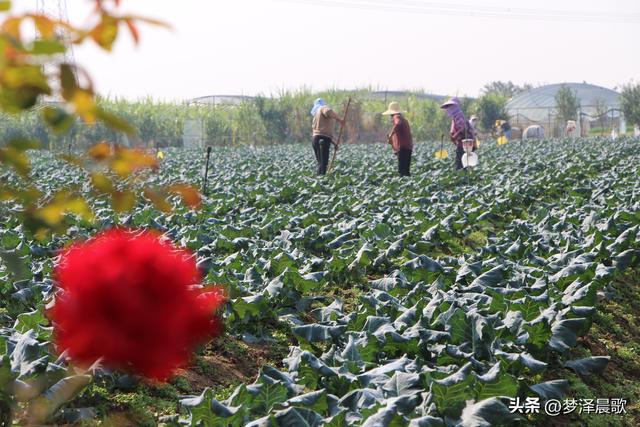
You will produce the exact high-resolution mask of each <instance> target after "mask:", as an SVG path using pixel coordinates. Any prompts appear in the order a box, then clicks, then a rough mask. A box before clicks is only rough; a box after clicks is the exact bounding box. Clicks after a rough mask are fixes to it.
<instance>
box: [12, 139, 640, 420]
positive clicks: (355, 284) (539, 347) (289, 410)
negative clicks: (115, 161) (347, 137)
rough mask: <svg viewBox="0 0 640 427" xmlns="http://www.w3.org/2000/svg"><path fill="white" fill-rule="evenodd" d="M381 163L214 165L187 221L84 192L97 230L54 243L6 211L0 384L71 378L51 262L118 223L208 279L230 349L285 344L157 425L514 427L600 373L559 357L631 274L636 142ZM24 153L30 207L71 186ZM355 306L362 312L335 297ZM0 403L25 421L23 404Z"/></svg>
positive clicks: (76, 408) (192, 156) (295, 154)
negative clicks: (461, 165)
mask: <svg viewBox="0 0 640 427" xmlns="http://www.w3.org/2000/svg"><path fill="white" fill-rule="evenodd" d="M385 148H386V147H382V146H378V145H374V146H346V147H345V150H344V151H342V152H341V154H340V156H339V162H338V164H337V166H336V172H335V174H334V175H333V176H329V177H327V178H325V179H318V178H316V177H313V176H312V175H311V170H312V167H311V162H312V154H311V152H310V149H309V147H307V146H288V147H269V148H268V149H257V150H256V149H249V148H243V149H217V150H215V152H214V161H213V167H212V170H213V173H214V176H213V178H212V179H211V181H210V182H211V183H212V186H211V188H210V191H209V194H210V195H209V196H208V197H206V198H205V199H204V201H203V207H202V211H201V212H199V213H197V214H196V213H194V212H190V211H187V210H186V209H185V208H183V207H179V206H176V209H177V210H176V211H175V214H173V215H170V214H163V213H162V212H160V211H158V210H156V209H155V208H154V207H153V206H152V205H149V204H147V203H145V202H143V201H139V202H138V204H137V205H136V208H135V209H134V210H133V212H131V213H129V214H118V213H114V211H113V210H112V209H111V207H110V206H109V203H108V200H107V199H106V198H105V197H104V196H100V195H94V196H92V197H93V198H91V199H90V200H91V205H92V207H93V208H94V210H95V212H96V221H95V222H94V223H93V224H92V223H88V222H85V221H83V220H81V219H77V218H75V217H73V216H67V217H65V221H66V222H67V223H68V226H69V227H68V232H67V234H66V235H64V236H61V237H50V238H48V239H46V240H44V241H41V242H38V241H35V240H33V239H32V238H31V237H30V235H29V234H28V233H27V232H25V230H24V229H23V228H22V227H20V226H19V223H18V222H17V220H16V219H15V218H13V217H12V216H10V215H6V213H7V212H9V209H12V206H10V205H6V204H5V205H2V207H1V209H3V211H2V215H0V218H2V220H1V221H2V226H1V227H0V228H1V229H2V230H3V231H2V236H1V237H0V243H1V244H2V246H3V259H5V263H6V262H7V260H9V261H11V262H13V263H14V264H15V265H17V266H21V268H19V269H17V270H16V269H14V271H18V273H10V272H9V271H8V270H3V271H2V273H0V292H1V293H2V299H1V301H2V303H1V304H2V308H3V309H4V310H5V311H6V313H5V314H4V315H3V320H2V323H3V325H4V326H6V328H5V329H2V332H1V338H0V342H3V343H4V348H3V347H2V346H0V348H2V351H3V352H4V355H3V356H2V364H1V368H0V369H1V372H3V373H4V374H3V375H0V379H1V381H3V383H2V384H0V387H2V389H3V390H5V393H6V392H7V391H9V392H10V391H11V390H13V391H15V390H18V389H21V387H23V384H28V385H30V386H31V387H39V388H41V389H45V390H46V389H47V388H49V389H50V388H51V387H55V386H56V385H57V382H58V381H60V379H61V378H65V377H66V376H68V373H67V372H66V370H67V369H68V368H67V367H66V364H65V362H64V360H58V359H57V357H56V356H54V355H52V354H51V348H50V345H49V344H48V343H49V339H50V330H49V329H48V321H47V320H46V318H45V316H44V315H43V305H44V304H45V303H46V302H47V301H48V300H49V297H50V295H51V292H52V291H53V290H54V289H55V284H54V283H53V282H51V280H50V277H51V276H50V274H51V268H52V261H53V260H52V256H53V255H54V254H55V251H56V250H57V249H59V248H61V247H62V245H64V244H65V243H66V242H67V241H69V239H78V238H84V237H88V236H91V235H93V234H94V233H95V232H96V231H97V230H100V229H104V228H107V227H110V226H113V225H116V224H125V225H130V226H135V227H148V228H153V229H157V230H160V231H161V232H163V233H165V235H166V236H167V237H170V238H171V239H173V240H174V241H176V242H179V243H180V244H181V245H183V246H186V247H189V248H191V249H193V250H194V251H196V253H197V258H198V263H199V267H200V268H201V269H202V270H203V271H205V272H206V273H207V277H206V281H207V282H211V283H214V282H215V283H221V284H224V285H225V287H226V288H227V291H228V295H229V297H230V303H229V304H228V306H227V308H226V314H225V317H226V324H227V328H228V331H229V333H230V334H233V335H235V336H237V337H239V338H242V339H243V340H245V341H247V342H260V341H270V340H280V339H281V338H280V337H279V335H278V333H277V332H278V331H282V330H283V329H284V330H286V331H287V334H288V337H289V339H290V341H291V345H292V346H291V348H290V353H289V355H288V357H286V358H285V359H284V361H283V362H284V367H285V368H284V369H276V368H275V367H273V366H264V367H263V368H262V369H261V371H260V373H259V375H258V377H257V379H256V380H255V382H254V383H253V384H243V385H240V386H239V387H238V388H237V389H235V390H234V391H233V392H232V393H231V394H230V395H229V396H218V399H216V398H215V397H214V396H215V395H216V390H211V389H205V390H199V392H198V393H194V396H191V397H188V398H184V399H180V408H181V413H179V414H176V415H175V416H169V417H167V418H164V419H163V422H165V423H166V424H169V425H205V426H215V425H221V426H222V425H238V426H240V425H246V424H249V423H253V424H252V425H322V424H324V425H334V426H342V425H348V424H351V425H407V424H410V423H411V425H416V426H421V425H445V423H446V424H456V423H460V424H461V425H476V424H474V423H477V422H479V420H480V421H484V422H488V423H489V424H498V423H503V424H508V423H512V422H513V423H517V422H518V421H516V420H515V417H514V416H513V415H512V414H510V413H509V411H508V409H507V406H506V405H505V403H506V402H507V401H506V399H507V398H509V397H514V396H520V397H525V396H540V397H541V398H542V399H543V400H544V399H548V398H551V397H561V396H563V395H567V396H574V395H575V393H576V390H573V389H571V388H570V387H569V382H568V381H567V378H572V377H574V376H575V375H574V374H569V372H573V371H575V373H576V374H577V375H580V376H584V377H589V376H591V375H596V373H597V372H598V371H601V370H602V369H604V367H605V366H606V365H607V358H606V357H591V356H586V358H579V359H578V360H571V354H572V353H571V351H572V348H574V347H575V346H576V344H577V341H578V338H579V337H580V336H584V335H585V334H587V333H588V331H589V328H590V326H591V323H592V321H593V319H594V315H595V314H596V313H597V306H598V295H599V294H600V296H604V297H606V296H607V295H610V294H611V292H612V290H611V289H610V288H609V284H610V283H611V282H612V281H613V280H614V279H615V278H619V277H621V276H622V275H623V274H624V273H625V272H627V271H628V270H629V269H630V268H637V265H638V260H639V249H640V246H639V240H638V231H639V228H640V215H639V214H638V212H639V211H640V209H639V207H640V206H639V203H640V201H639V200H638V195H639V194H640V193H639V187H638V186H639V185H640V181H639V180H638V172H637V170H636V168H635V165H636V164H637V160H638V154H637V153H638V151H637V141H630V140H621V141H620V142H617V143H615V145H614V144H613V143H612V142H610V141H607V140H579V141H578V142H576V143H568V142H567V141H544V142H536V143H531V144H528V145H526V146H525V148H526V149H524V150H523V146H521V145H518V144H510V145H507V146H503V147H496V146H491V147H487V146H485V145H483V146H482V148H481V150H482V152H481V167H480V168H479V169H477V170H474V171H471V172H469V173H467V174H456V173H453V171H452V167H451V165H450V164H449V163H448V162H438V161H436V160H434V159H433V152H434V151H435V150H436V148H438V147H437V144H419V145H418V146H417V148H416V157H417V164H416V165H415V167H414V176H413V177H412V178H411V179H409V180H402V179H399V178H397V177H395V171H394V167H393V166H394V163H393V162H394V159H393V156H392V155H390V154H389V155H388V156H384V155H383V156H382V159H381V156H380V151H381V150H385ZM383 153H386V151H383ZM37 156H38V160H36V161H35V162H34V169H33V172H32V173H33V174H35V175H37V176H41V177H42V176H46V177H47V179H46V180H44V179H43V180H39V181H38V182H39V185H40V187H41V190H42V191H45V192H47V191H49V192H51V191H55V190H54V189H56V188H60V187H62V186H65V185H68V183H70V182H75V181H77V180H79V179H81V177H80V175H79V174H78V171H77V170H73V169H61V168H60V167H59V164H58V163H56V161H55V159H53V158H52V157H51V156H50V155H48V154H46V153H39V154H38V155H37ZM202 166H203V159H202V154H201V153H195V152H189V151H174V150H171V151H169V152H168V155H167V158H166V159H165V162H164V163H163V165H162V168H161V171H160V172H159V173H158V174H157V175H152V176H150V177H149V180H150V181H151V183H152V184H153V183H158V184H163V185H166V184H168V183H170V182H173V181H174V180H176V179H178V178H180V179H181V180H186V181H192V182H193V181H197V180H199V179H200V173H201V168H202ZM3 178H4V179H8V180H13V179H16V178H15V177H14V176H13V175H7V174H5V175H4V176H3ZM470 248H473V249H470ZM352 289H357V290H358V291H359V292H358V294H359V297H358V298H356V299H353V300H342V299H341V298H336V297H335V294H336V293H338V292H343V291H344V290H352ZM98 371H99V375H98V376H99V377H100V378H113V380H112V381H118V378H119V376H118V374H117V373H111V372H107V371H103V370H99V368H98ZM572 383H575V382H574V381H572ZM44 395H45V396H47V394H46V393H45V394H44ZM51 395H53V394H51V393H50V394H49V396H51ZM9 396H15V401H13V402H11V401H9V403H10V404H11V405H12V407H13V408H14V409H15V410H16V413H17V414H18V415H20V414H22V412H21V411H22V410H23V409H24V408H25V406H24V403H22V402H23V401H25V400H26V401H29V400H30V399H29V396H26V395H20V394H15V393H14V394H11V393H9ZM599 397H620V396H599ZM176 399H177V398H176ZM4 401H5V402H7V400H4ZM79 402H84V405H86V402H87V400H86V399H84V400H83V398H82V396H81V397H80V400H78V401H75V400H74V401H72V402H71V403H69V404H65V402H64V401H61V402H59V404H60V405H66V407H67V408H68V409H69V411H67V412H65V414H66V415H65V416H71V415H70V414H74V416H76V417H82V416H83V414H84V416H88V415H90V414H92V413H91V411H88V410H87V408H86V406H82V404H81V403H79ZM89 402H90V401H89ZM56 403H58V402H56ZM62 416H63V415H62V413H59V414H58V415H55V416H54V417H53V418H51V421H52V422H54V421H57V422H62V418H60V417H62ZM55 417H58V418H55Z"/></svg>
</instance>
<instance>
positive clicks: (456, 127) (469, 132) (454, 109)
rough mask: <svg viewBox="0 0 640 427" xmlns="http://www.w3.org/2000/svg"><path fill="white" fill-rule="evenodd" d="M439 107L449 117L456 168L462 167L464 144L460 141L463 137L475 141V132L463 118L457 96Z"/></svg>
mask: <svg viewBox="0 0 640 427" xmlns="http://www.w3.org/2000/svg"><path fill="white" fill-rule="evenodd" d="M440 108H442V109H443V110H445V111H446V112H447V115H448V116H449V117H450V118H451V132H450V134H451V142H453V143H454V144H455V146H456V163H455V165H456V169H462V168H463V165H462V156H463V155H464V145H463V143H462V141H463V140H465V139H473V140H474V141H475V139H476V132H475V130H474V129H473V127H472V126H471V125H470V124H469V122H468V121H467V119H466V118H465V116H464V113H463V112H462V108H460V101H459V100H458V98H451V99H450V100H448V101H447V102H445V103H444V104H442V105H441V106H440ZM474 145H475V144H474ZM474 150H475V147H474Z"/></svg>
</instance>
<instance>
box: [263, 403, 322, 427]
mask: <svg viewBox="0 0 640 427" xmlns="http://www.w3.org/2000/svg"><path fill="white" fill-rule="evenodd" d="M274 419H275V421H276V423H277V425H278V426H281V427H319V426H322V425H324V418H323V417H322V416H321V415H320V414H318V413H317V412H315V411H313V410H311V409H306V408H298V407H294V408H289V409H285V410H284V411H278V412H276V413H275V414H274Z"/></svg>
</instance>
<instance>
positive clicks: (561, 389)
mask: <svg viewBox="0 0 640 427" xmlns="http://www.w3.org/2000/svg"><path fill="white" fill-rule="evenodd" d="M529 388H530V389H531V390H532V391H533V392H534V393H535V394H537V395H538V396H540V397H541V398H542V399H543V400H550V399H556V400H561V399H562V398H563V397H564V396H565V395H566V394H567V390H569V382H568V381H567V380H553V381H547V382H544V383H540V384H535V385H532V386H530V387H529Z"/></svg>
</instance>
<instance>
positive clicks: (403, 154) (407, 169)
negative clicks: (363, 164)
mask: <svg viewBox="0 0 640 427" xmlns="http://www.w3.org/2000/svg"><path fill="white" fill-rule="evenodd" d="M382 114H383V115H385V116H391V117H392V118H393V129H391V133H390V134H389V136H388V140H389V144H391V146H392V147H393V152H394V153H395V154H396V156H398V173H400V176H411V154H412V153H413V137H412V135H411V126H409V122H408V121H407V119H406V118H405V117H404V116H403V115H402V111H400V104H398V103H397V102H392V103H391V104H389V109H388V110H387V111H385V112H384V113H382Z"/></svg>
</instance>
